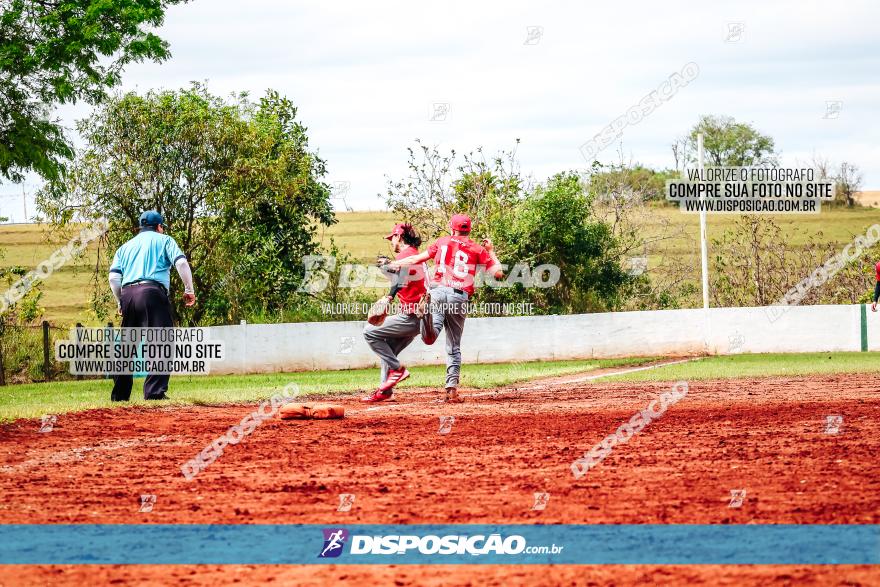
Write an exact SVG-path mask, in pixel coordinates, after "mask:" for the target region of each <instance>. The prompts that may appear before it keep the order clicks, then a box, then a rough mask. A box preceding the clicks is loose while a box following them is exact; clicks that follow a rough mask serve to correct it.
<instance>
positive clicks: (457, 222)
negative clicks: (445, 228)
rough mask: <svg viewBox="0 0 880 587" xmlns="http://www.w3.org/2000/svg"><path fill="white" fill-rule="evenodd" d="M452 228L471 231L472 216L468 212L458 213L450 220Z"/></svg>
mask: <svg viewBox="0 0 880 587" xmlns="http://www.w3.org/2000/svg"><path fill="white" fill-rule="evenodd" d="M449 228H450V229H451V230H461V231H463V232H470V231H471V217H470V216H468V215H467V214H456V215H454V216H453V217H452V218H451V219H450V220H449Z"/></svg>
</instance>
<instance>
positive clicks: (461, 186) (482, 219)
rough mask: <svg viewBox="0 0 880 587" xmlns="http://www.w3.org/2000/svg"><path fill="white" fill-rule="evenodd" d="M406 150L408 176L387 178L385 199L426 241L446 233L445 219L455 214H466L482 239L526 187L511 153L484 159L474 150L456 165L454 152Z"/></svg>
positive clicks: (420, 146)
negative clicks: (489, 226) (496, 219)
mask: <svg viewBox="0 0 880 587" xmlns="http://www.w3.org/2000/svg"><path fill="white" fill-rule="evenodd" d="M516 144H517V145H518V144H519V139H517V141H516ZM407 151H408V153H409V161H408V163H407V168H408V170H409V177H408V179H406V180H404V181H395V180H390V179H389V180H388V187H387V191H386V194H385V201H386V202H387V204H388V207H389V208H390V209H391V211H392V212H394V213H395V214H396V215H398V216H400V217H401V218H403V219H405V220H407V221H408V222H411V223H412V225H413V226H414V227H416V228H417V229H418V230H419V232H420V233H421V235H422V236H423V237H424V238H426V239H431V238H435V237H437V236H439V235H441V234H446V233H447V232H448V230H449V229H448V226H447V223H448V221H449V218H450V217H451V216H452V215H453V214H456V213H463V214H469V215H470V216H471V217H472V218H473V219H474V234H475V235H481V236H485V235H486V234H488V233H487V232H486V231H487V226H488V225H490V224H491V223H492V222H493V219H494V217H495V216H496V215H497V214H499V213H507V212H509V210H510V209H511V207H512V206H515V205H516V202H518V201H519V200H520V199H521V198H522V194H523V190H524V189H525V187H524V181H523V179H522V177H520V175H519V172H518V170H517V163H516V157H515V150H514V151H511V152H502V153H500V154H498V155H497V156H495V157H492V158H490V159H486V157H485V156H484V155H483V152H482V149H477V150H476V151H475V152H472V153H468V154H466V155H464V156H463V157H462V158H461V162H460V163H456V152H455V150H454V149H453V150H450V152H449V153H448V154H443V153H440V151H439V150H438V149H437V148H436V147H428V146H426V145H423V144H422V143H421V141H419V140H416V147H415V148H412V147H410V148H408V149H407Z"/></svg>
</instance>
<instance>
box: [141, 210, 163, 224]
mask: <svg viewBox="0 0 880 587" xmlns="http://www.w3.org/2000/svg"><path fill="white" fill-rule="evenodd" d="M160 224H162V225H164V224H165V219H164V218H162V215H161V214H159V213H158V212H156V211H155V210H147V211H146V212H144V213H143V214H141V220H140V225H141V226H159V225H160Z"/></svg>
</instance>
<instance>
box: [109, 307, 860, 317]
mask: <svg viewBox="0 0 880 587" xmlns="http://www.w3.org/2000/svg"><path fill="white" fill-rule="evenodd" d="M874 311H875V312H876V311H877V310H874ZM116 315H117V316H122V306H116Z"/></svg>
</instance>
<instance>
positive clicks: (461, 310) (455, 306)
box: [389, 214, 504, 403]
mask: <svg viewBox="0 0 880 587" xmlns="http://www.w3.org/2000/svg"><path fill="white" fill-rule="evenodd" d="M449 228H450V230H451V231H452V235H451V236H444V237H441V238H440V239H438V240H437V242H435V243H434V244H432V245H431V246H430V247H428V249H427V250H426V251H424V252H422V253H419V254H418V255H413V256H411V257H406V258H403V259H399V260H397V261H393V262H392V263H390V264H389V266H390V267H405V266H407V265H415V264H418V263H423V262H424V261H427V260H428V259H433V260H434V274H433V279H432V280H431V290H430V291H429V292H428V296H426V301H427V302H429V303H430V311H428V312H425V314H424V318H423V320H422V324H421V334H422V340H423V341H425V343H426V344H433V343H434V341H435V340H437V337H438V336H439V335H440V332H441V331H443V329H444V328H445V329H446V401H447V402H455V403H457V402H461V401H463V400H462V399H461V398H460V397H459V395H458V383H459V375H460V372H461V335H462V332H463V331H464V320H465V318H466V317H467V310H468V300H470V298H471V297H472V296H473V295H474V277H475V275H476V273H477V271H478V270H481V269H482V270H484V271H485V272H486V273H487V274H489V275H492V276H493V277H494V278H495V279H501V278H502V277H503V275H504V272H503V271H502V268H501V263H500V262H499V261H498V257H497V256H496V255H495V251H494V249H493V247H492V242H491V241H490V240H489V239H485V240H484V241H483V242H482V245H481V244H478V243H476V242H474V241H472V240H471V238H470V233H471V219H470V217H469V216H467V215H465V214H456V215H454V216H453V217H452V219H451V220H450V221H449Z"/></svg>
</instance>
